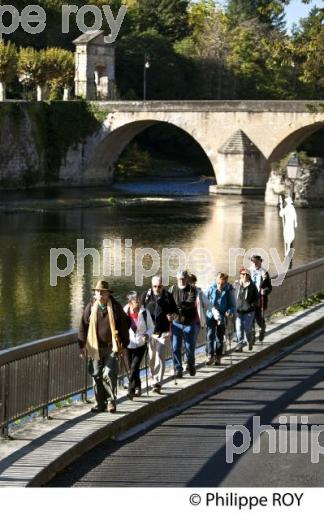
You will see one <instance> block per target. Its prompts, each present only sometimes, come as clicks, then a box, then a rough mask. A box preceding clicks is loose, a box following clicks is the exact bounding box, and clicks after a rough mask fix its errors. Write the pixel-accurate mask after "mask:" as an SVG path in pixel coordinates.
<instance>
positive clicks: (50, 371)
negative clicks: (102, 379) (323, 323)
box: [0, 258, 324, 435]
mask: <svg viewBox="0 0 324 520" xmlns="http://www.w3.org/2000/svg"><path fill="white" fill-rule="evenodd" d="M321 290H324V258H321V259H319V260H315V261H313V262H309V263H308V264H306V265H304V266H301V267H297V268H295V269H292V270H290V271H289V272H288V273H287V275H286V277H285V280H284V282H283V284H282V285H281V286H280V287H274V290H273V292H272V294H271V298H270V305H269V309H268V310H269V312H271V313H272V312H275V311H279V310H281V309H283V308H286V307H288V306H289V305H292V304H294V303H297V302H299V301H301V300H303V299H304V298H305V297H309V296H311V295H313V294H315V293H318V292H320V291H321ZM202 334H203V333H202ZM201 340H202V342H201V343H200V345H202V344H203V336H202V335H201ZM77 354H78V345H77V332H76V331H75V330H71V331H69V332H66V333H64V334H59V335H57V336H53V337H50V338H45V339H40V340H37V341H32V342H29V343H26V344H24V345H19V346H17V347H13V348H8V349H5V350H0V433H1V434H2V435H6V434H7V433H8V426H9V424H10V423H11V422H13V421H14V420H16V419H18V418H20V417H23V416H26V415H28V414H30V413H32V412H35V411H37V410H43V416H44V417H46V416H47V415H48V406H49V405H50V404H53V403H55V402H58V401H61V400H63V399H67V398H68V397H71V396H73V395H76V394H82V396H83V397H84V398H86V396H87V391H88V389H89V388H90V387H91V386H92V381H91V377H90V376H89V374H88V372H87V366H86V363H84V362H83V361H82V360H80V358H79V356H78V355H77ZM168 355H169V356H171V355H172V353H171V351H170V352H169V353H168ZM120 377H123V374H122V373H121V374H120Z"/></svg>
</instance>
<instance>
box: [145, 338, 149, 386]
mask: <svg viewBox="0 0 324 520" xmlns="http://www.w3.org/2000/svg"><path fill="white" fill-rule="evenodd" d="M147 354H148V343H147V342H146V350H145V375H146V393H147V395H149V385H148V373H147V371H148V367H147Z"/></svg>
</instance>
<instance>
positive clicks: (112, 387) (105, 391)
mask: <svg viewBox="0 0 324 520" xmlns="http://www.w3.org/2000/svg"><path fill="white" fill-rule="evenodd" d="M88 368H89V374H90V375H91V376H92V379H93V383H94V384H93V389H94V393H95V396H96V401H97V404H98V406H99V408H104V407H105V406H107V402H108V401H109V402H115V401H116V395H117V378H118V357H117V356H116V355H115V354H114V353H113V352H111V351H107V352H102V351H100V359H99V360H95V359H90V360H89V367H88Z"/></svg>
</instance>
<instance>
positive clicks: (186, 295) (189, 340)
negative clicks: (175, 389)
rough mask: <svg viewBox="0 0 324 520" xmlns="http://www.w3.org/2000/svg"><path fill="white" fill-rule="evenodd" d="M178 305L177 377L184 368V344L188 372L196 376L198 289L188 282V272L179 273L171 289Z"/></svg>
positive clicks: (174, 336) (174, 324)
mask: <svg viewBox="0 0 324 520" xmlns="http://www.w3.org/2000/svg"><path fill="white" fill-rule="evenodd" d="M169 292H170V293H171V294H172V296H173V298H174V301H175V303H176V305H177V316H176V318H175V319H174V320H173V321H172V325H171V332H172V350H173V360H174V367H175V375H176V377H177V378H181V377H182V375H183V368H182V342H184V346H185V352H186V357H187V367H186V368H187V370H188V371H189V374H190V375H191V376H194V375H195V374H196V367H195V346H196V345H195V337H196V322H195V318H196V310H195V302H196V298H197V289H196V288H195V287H192V286H191V285H190V284H189V281H188V271H179V272H178V274H177V283H176V284H175V285H173V286H172V287H170V289H169Z"/></svg>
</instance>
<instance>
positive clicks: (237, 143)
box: [218, 130, 259, 154]
mask: <svg viewBox="0 0 324 520" xmlns="http://www.w3.org/2000/svg"><path fill="white" fill-rule="evenodd" d="M218 152H219V153H223V154H227V153H230V154H235V153H236V154H244V153H257V152H259V150H258V148H257V147H256V146H255V144H254V143H253V142H252V141H251V139H249V138H248V136H247V135H246V134H245V133H244V132H243V131H242V130H237V131H236V132H234V134H233V135H232V136H231V137H230V138H229V139H228V140H227V141H226V142H225V143H224V144H223V145H222V146H221V147H220V148H219V149H218Z"/></svg>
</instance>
